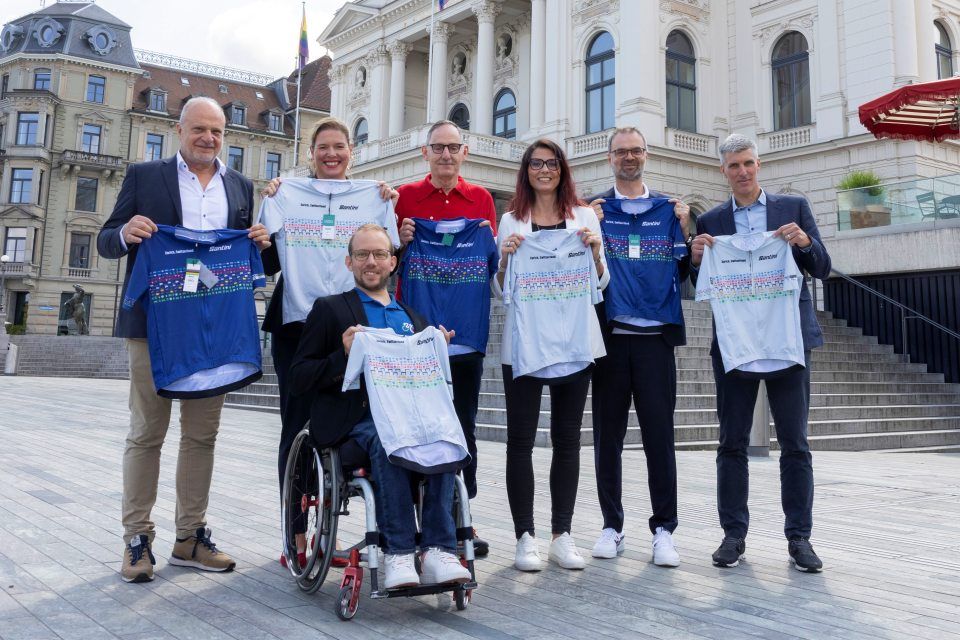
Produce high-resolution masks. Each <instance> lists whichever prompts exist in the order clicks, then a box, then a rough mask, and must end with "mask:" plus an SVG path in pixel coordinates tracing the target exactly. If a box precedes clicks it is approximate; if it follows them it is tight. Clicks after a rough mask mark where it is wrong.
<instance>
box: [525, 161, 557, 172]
mask: <svg viewBox="0 0 960 640" xmlns="http://www.w3.org/2000/svg"><path fill="white" fill-rule="evenodd" d="M544 167H546V168H547V169H549V170H550V171H559V170H560V163H559V162H557V160H556V159H555V158H550V159H549V160H543V159H541V158H530V168H531V169H533V170H534V171H540V169H543V168H544Z"/></svg>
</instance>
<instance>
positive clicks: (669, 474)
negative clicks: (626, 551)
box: [592, 334, 677, 533]
mask: <svg viewBox="0 0 960 640" xmlns="http://www.w3.org/2000/svg"><path fill="white" fill-rule="evenodd" d="M631 399H632V400H633V403H634V407H635V408H636V412H637V418H638V420H639V422H640V437H641V439H642V440H643V453H644V456H645V457H646V461H647V486H648V488H649V491H650V505H651V507H652V508H653V515H651V516H650V520H649V525H650V532H651V533H653V532H655V531H656V529H657V527H663V528H664V529H666V530H667V531H670V532H671V533H672V532H673V531H674V529H676V528H677V458H676V454H675V453H674V440H673V411H674V409H675V408H676V404H677V363H676V360H675V359H674V355H673V346H671V345H669V344H667V342H666V341H665V340H664V339H663V336H661V335H640V334H610V335H609V336H608V339H607V355H606V356H605V357H603V358H600V359H599V360H598V361H597V365H596V368H595V370H594V372H593V398H592V404H593V446H594V450H593V451H594V465H595V467H596V473H597V495H598V497H599V500H600V510H601V511H602V512H603V527H604V528H605V529H606V528H610V529H615V530H617V531H622V530H623V503H622V489H623V469H622V467H623V465H622V462H621V458H622V454H623V439H624V437H625V436H626V434H627V420H628V418H629V415H630V400H631Z"/></svg>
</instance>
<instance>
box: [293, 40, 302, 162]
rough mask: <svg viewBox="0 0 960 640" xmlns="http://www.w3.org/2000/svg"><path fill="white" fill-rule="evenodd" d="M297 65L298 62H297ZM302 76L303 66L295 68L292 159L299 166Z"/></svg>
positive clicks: (298, 57) (298, 60)
mask: <svg viewBox="0 0 960 640" xmlns="http://www.w3.org/2000/svg"><path fill="white" fill-rule="evenodd" d="M297 62H298V63H299V62H300V56H297ZM298 66H299V64H298ZM302 78H303V67H300V68H299V69H297V109H296V111H295V112H294V114H295V115H294V118H293V121H294V125H293V127H294V139H293V161H294V164H295V165H296V166H300V80H301V79H302Z"/></svg>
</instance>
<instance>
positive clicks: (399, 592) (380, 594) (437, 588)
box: [370, 582, 477, 599]
mask: <svg viewBox="0 0 960 640" xmlns="http://www.w3.org/2000/svg"><path fill="white" fill-rule="evenodd" d="M476 588H477V583H476V582H463V583H456V584H422V585H420V586H419V587H401V588H400V589H390V590H389V591H388V590H386V589H380V590H379V591H371V592H370V597H371V598H374V599H376V598H409V597H413V596H429V595H433V594H437V593H445V592H447V591H457V590H458V589H462V590H464V591H468V590H472V589H476Z"/></svg>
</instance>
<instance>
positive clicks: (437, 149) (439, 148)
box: [427, 142, 463, 156]
mask: <svg viewBox="0 0 960 640" xmlns="http://www.w3.org/2000/svg"><path fill="white" fill-rule="evenodd" d="M427 146H428V147H430V150H431V151H433V152H434V153H435V154H437V155H438V156H439V155H443V150H444V149H446V150H447V151H449V152H450V155H456V154H458V153H460V149H461V148H462V147H463V144H462V143H460V142H453V143H451V144H428V145H427Z"/></svg>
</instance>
